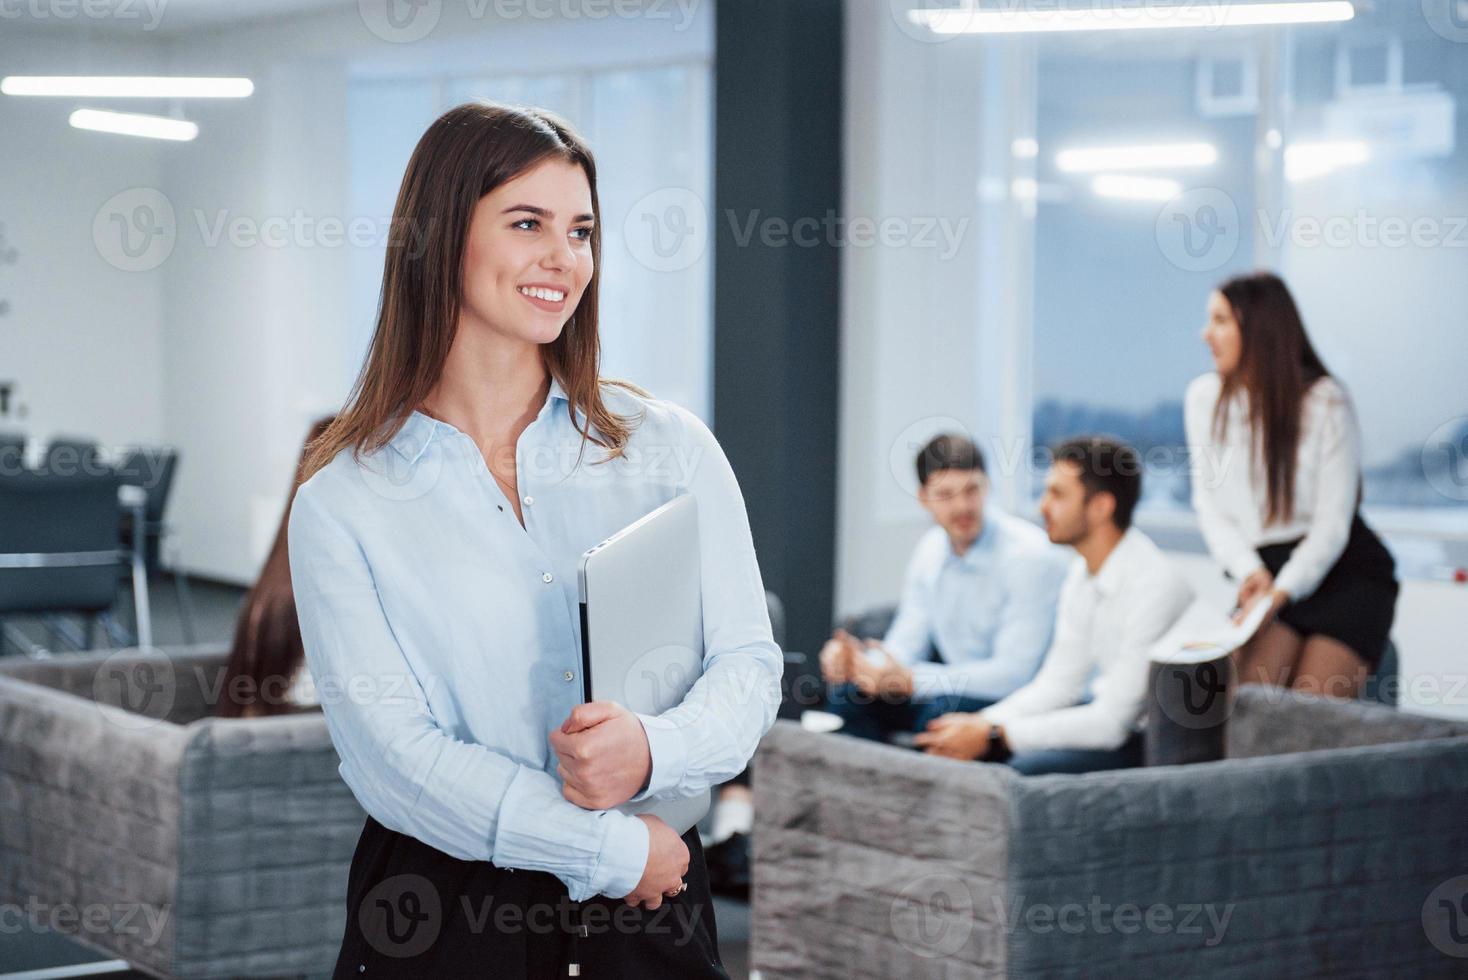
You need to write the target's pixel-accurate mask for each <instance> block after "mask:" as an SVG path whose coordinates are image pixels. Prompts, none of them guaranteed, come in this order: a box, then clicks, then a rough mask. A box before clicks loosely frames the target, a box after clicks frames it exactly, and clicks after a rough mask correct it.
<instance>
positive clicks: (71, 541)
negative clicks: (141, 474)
mask: <svg viewBox="0 0 1468 980" xmlns="http://www.w3.org/2000/svg"><path fill="white" fill-rule="evenodd" d="M118 484H119V480H118V478H117V477H116V476H114V475H112V474H101V475H95V476H87V475H70V476H57V475H53V474H49V473H33V472H23V473H0V513H3V514H4V515H5V519H4V520H3V521H0V617H3V616H4V615H5V614H7V613H23V614H47V613H72V614H80V615H82V616H84V617H86V618H87V629H86V636H85V638H82V639H79V638H78V637H77V636H76V635H74V634H71V633H68V632H67V631H66V630H64V629H63V628H62V627H61V626H59V624H58V623H57V622H56V621H54V617H48V618H47V623H46V624H47V627H48V629H49V630H50V631H51V633H52V635H53V636H55V637H57V638H58V639H60V640H62V641H63V642H66V643H69V644H71V645H73V646H77V647H81V646H83V645H85V646H87V647H90V646H91V645H92V643H91V640H92V637H93V635H94V630H95V626H96V624H97V622H98V620H99V619H102V620H104V623H105V618H106V617H108V616H110V612H109V611H110V610H111V608H112V605H113V603H114V602H115V601H116V599H117V592H118V578H117V571H118V569H119V568H120V567H125V565H126V560H127V557H128V556H127V553H126V552H124V551H123V550H122V549H120V548H118V546H117V487H118ZM6 640H9V641H10V642H11V643H12V644H14V645H16V646H18V647H20V648H21V649H22V650H23V651H24V652H26V653H28V654H30V655H32V656H45V655H46V651H45V650H44V649H43V648H40V647H38V646H37V645H36V644H35V643H33V642H32V641H31V640H30V639H29V638H27V637H26V636H25V635H24V634H23V633H21V632H20V631H19V630H16V629H14V628H13V627H11V626H10V625H9V624H4V623H0V650H3V647H4V644H5V641H6Z"/></svg>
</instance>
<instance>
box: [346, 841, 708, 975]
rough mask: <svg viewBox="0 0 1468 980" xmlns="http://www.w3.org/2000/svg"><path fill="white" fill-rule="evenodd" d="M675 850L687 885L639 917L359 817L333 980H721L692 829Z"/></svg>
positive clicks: (538, 874) (554, 882)
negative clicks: (682, 847)
mask: <svg viewBox="0 0 1468 980" xmlns="http://www.w3.org/2000/svg"><path fill="white" fill-rule="evenodd" d="M683 842H684V843H685V844H687V845H688V855H689V862H688V874H687V875H686V876H685V880H686V881H687V882H688V887H687V889H685V890H684V891H683V893H682V894H681V895H679V896H678V897H676V898H668V897H666V896H665V897H664V898H663V903H662V906H661V907H659V908H658V909H657V910H656V911H652V912H649V911H647V910H646V909H641V908H637V909H634V908H632V907H630V906H629V905H627V904H626V903H625V902H623V901H622V900H621V899H619V898H617V899H612V898H607V897H605V896H600V895H598V896H596V897H594V898H590V899H587V900H586V901H584V902H573V901H571V899H570V897H569V895H568V894H567V892H566V886H565V884H564V883H563V882H562V881H561V880H560V879H559V878H557V877H556V876H555V875H553V874H550V873H548V872H545V871H526V870H523V869H521V870H512V869H508V868H500V867H497V866H496V865H494V864H491V863H490V862H488V861H461V860H459V859H458V858H453V857H450V856H449V855H447V854H445V853H443V852H442V851H440V850H437V849H436V848H433V847H430V846H428V845H427V844H424V843H423V842H422V841H419V840H417V839H416V838H413V837H409V836H408V835H406V834H400V833H398V832H397V831H393V830H388V829H387V828H386V827H384V826H382V824H380V823H378V822H377V821H376V820H373V819H372V818H371V817H368V818H367V823H366V825H365V826H364V827H363V828H362V836H361V838H360V839H359V840H358V842H357V850H356V853H355V854H354V855H353V857H352V870H351V874H350V877H349V881H348V885H347V927H346V934H345V936H344V937H343V939H342V948H341V953H340V955H339V956H338V958H337V962H336V970H335V972H334V973H333V974H332V976H333V980H373V978H378V980H381V978H383V977H402V978H410V980H421V978H425V977H432V978H434V980H440V978H441V980H457V978H460V977H462V978H475V980H483V978H490V977H493V978H496V980H498V978H505V980H514V978H526V980H541V978H545V980H550V978H554V977H566V976H582V977H588V978H598V980H599V978H612V977H616V978H623V977H625V978H629V980H631V978H644V977H646V978H661V977H667V978H669V980H674V978H680V980H681V978H685V977H688V978H700V977H707V978H722V980H728V974H727V973H725V971H724V967H723V964H722V961H721V960H720V958H719V941H718V932H717V929H716V927H715V924H714V909H713V902H712V899H711V898H710V896H709V888H708V873H707V870H706V869H705V867H704V860H703V848H702V847H701V845H700V843H699V839H698V828H696V827H695V828H693V829H691V830H689V831H688V833H686V834H684V835H683ZM572 964H576V965H577V967H579V969H578V968H573V966H572Z"/></svg>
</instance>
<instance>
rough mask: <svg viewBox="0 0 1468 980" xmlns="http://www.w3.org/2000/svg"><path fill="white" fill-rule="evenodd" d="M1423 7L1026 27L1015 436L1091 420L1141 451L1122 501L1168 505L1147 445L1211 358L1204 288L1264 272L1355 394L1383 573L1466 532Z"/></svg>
mask: <svg viewBox="0 0 1468 980" xmlns="http://www.w3.org/2000/svg"><path fill="white" fill-rule="evenodd" d="M1436 10H1437V5H1435V4H1433V3H1428V4H1426V5H1424V4H1419V3H1407V4H1378V5H1374V6H1373V7H1368V6H1367V5H1358V6H1357V16H1356V18H1355V19H1354V20H1352V21H1350V22H1348V23H1345V24H1340V25H1331V26H1303V27H1295V28H1277V29H1273V30H1270V31H1266V32H1258V33H1254V32H1245V33H1243V34H1240V33H1237V32H1229V31H1205V30H1200V31H1196V32H1193V31H1158V32H1142V33H1138V34H1129V35H1124V34H1106V35H1073V36H1055V37H1046V38H1042V39H1039V40H1036V41H1033V42H1032V43H1033V44H1034V47H1033V51H1034V63H1035V79H1036V81H1035V91H1034V97H1035V102H1034V105H1035V112H1034V127H1033V132H1016V133H1015V134H1014V136H1015V138H1014V141H1013V145H1012V152H1013V154H1014V155H1015V156H1016V158H1017V159H1019V160H1021V161H1026V160H1027V161H1029V163H1028V164H1024V163H1021V164H1020V167H1021V170H1020V172H1021V173H1023V172H1024V171H1023V167H1024V166H1029V167H1032V175H1033V176H1032V177H1031V178H1029V179H1027V180H1016V181H1015V182H1014V184H1013V188H1014V189H1013V190H1012V191H1011V193H1013V194H1015V195H1021V196H1023V197H1026V198H1028V199H1030V200H1032V201H1033V206H1032V207H1030V208H1029V210H1028V213H1029V214H1031V215H1032V216H1033V221H1034V235H1033V241H1034V248H1033V256H1032V262H1033V282H1034V291H1033V303H1032V308H1031V309H1032V317H1033V322H1032V328H1033V401H1032V410H1033V438H1034V444H1035V445H1036V446H1044V445H1046V444H1048V443H1050V442H1052V441H1053V440H1054V439H1056V438H1058V437H1059V436H1061V435H1063V434H1068V433H1074V432H1077V431H1085V430H1090V431H1097V430H1101V431H1109V432H1113V433H1116V434H1119V435H1121V436H1124V437H1126V438H1128V439H1130V440H1132V441H1133V442H1135V443H1136V444H1138V445H1139V447H1141V448H1143V449H1152V450H1155V451H1154V453H1153V456H1152V458H1153V460H1155V461H1157V462H1156V464H1155V465H1153V466H1152V467H1150V468H1149V471H1148V492H1147V495H1146V499H1145V501H1144V511H1145V513H1146V514H1147V515H1149V517H1150V519H1151V520H1153V521H1154V522H1160V523H1163V524H1166V523H1170V522H1173V521H1174V519H1172V518H1170V517H1169V515H1170V514H1177V515H1179V516H1180V517H1181V516H1182V515H1185V513H1186V508H1187V501H1188V488H1189V485H1188V475H1187V465H1186V463H1185V460H1184V457H1183V456H1182V455H1181V454H1180V453H1172V452H1170V450H1172V449H1180V448H1181V446H1182V443H1183V428H1182V405H1181V402H1182V395H1183V391H1184V389H1185V387H1186V385H1187V383H1188V381H1189V379H1191V378H1192V377H1194V376H1196V375H1198V374H1200V373H1202V372H1204V371H1206V370H1209V369H1210V367H1211V362H1210V360H1209V358H1208V355H1207V350H1206V348H1205V347H1204V345H1203V344H1202V342H1201V340H1200V338H1199V331H1200V330H1201V328H1202V325H1203V321H1204V307H1205V303H1206V300H1207V296H1208V293H1209V291H1210V290H1211V289H1212V287H1213V286H1214V285H1216V284H1217V283H1218V282H1220V281H1221V280H1223V279H1224V278H1227V277H1228V276H1229V275H1232V274H1234V273H1237V272H1241V271H1245V270H1249V269H1252V268H1255V267H1261V266H1263V267H1269V268H1273V269H1276V270H1277V271H1279V272H1280V273H1281V274H1282V275H1283V276H1284V278H1285V279H1286V281H1287V282H1288V283H1289V284H1290V286H1291V288H1292V290H1293V291H1294V293H1295V296H1296V299H1297V300H1298V301H1299V304H1300V306H1301V310H1302V313H1303V315H1304V317H1305V322H1306V326H1307V329H1308V330H1309V331H1310V334H1311V336H1312V338H1313V340H1314V341H1315V343H1316V346H1317V348H1318V349H1319V350H1320V352H1321V355H1322V357H1323V358H1324V360H1325V362H1326V364H1327V366H1328V367H1329V368H1330V369H1331V370H1332V372H1333V373H1335V374H1336V375H1337V376H1339V377H1340V378H1341V379H1342V380H1343V381H1344V383H1345V384H1346V386H1347V387H1348V389H1349V390H1350V392H1351V394H1352V396H1353V398H1354V400H1355V403H1356V407H1357V411H1358V414H1359V416H1360V420H1361V426H1362V431H1363V437H1364V449H1365V462H1366V472H1365V501H1366V509H1367V513H1368V516H1369V517H1370V518H1371V519H1373V520H1374V521H1375V522H1376V523H1377V525H1378V526H1380V527H1382V528H1383V529H1384V530H1385V531H1387V533H1388V535H1389V536H1391V537H1393V538H1394V539H1395V544H1394V547H1395V548H1396V550H1397V551H1398V557H1399V559H1402V558H1403V557H1404V556H1405V557H1406V559H1407V564H1408V565H1409V566H1411V567H1409V568H1408V569H1406V570H1407V571H1408V572H1409V573H1410V572H1412V571H1416V572H1422V571H1424V570H1425V569H1426V567H1427V566H1432V565H1433V564H1434V563H1435V562H1438V561H1440V560H1445V559H1443V554H1444V552H1443V551H1442V550H1441V549H1436V548H1434V547H1433V546H1432V544H1431V542H1451V541H1454V540H1458V541H1461V540H1463V539H1465V538H1468V462H1465V461H1468V385H1465V383H1464V368H1465V366H1468V330H1465V329H1464V314H1463V310H1464V309H1465V304H1468V147H1465V146H1464V145H1463V143H1464V140H1463V139H1462V138H1461V136H1462V134H1463V133H1464V112H1465V110H1464V105H1463V103H1464V100H1465V99H1468V54H1465V52H1468V47H1465V46H1464V42H1465V41H1468V27H1464V26H1463V25H1460V24H1457V23H1456V22H1455V21H1452V20H1450V19H1448V18H1447V17H1446V15H1444V16H1442V17H1439V16H1437V15H1436V13H1435V12H1436ZM1424 11H1426V13H1424ZM1118 148H1120V149H1118ZM1128 148H1130V149H1128ZM1423 541H1427V542H1428V544H1426V545H1424V544H1423V543H1422V542H1423Z"/></svg>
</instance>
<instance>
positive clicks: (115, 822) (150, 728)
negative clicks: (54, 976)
mask: <svg viewBox="0 0 1468 980" xmlns="http://www.w3.org/2000/svg"><path fill="white" fill-rule="evenodd" d="M187 744H188V735H187V733H186V731H185V730H184V729H182V728H180V727H179V726H176V725H171V724H168V723H167V722H157V721H153V720H152V719H148V718H146V717H141V716H138V715H134V714H130V713H129V712H126V711H123V710H122V709H121V708H117V707H113V706H112V705H107V704H96V703H95V702H92V701H90V700H82V699H80V698H77V697H74V696H72V695H69V694H65V693H63V692H61V691H57V690H53V689H51V688H49V687H44V686H42V685H39V684H32V683H29V682H26V681H21V680H18V679H16V678H14V677H0V900H4V901H9V902H19V903H22V904H24V903H25V902H26V901H27V900H28V899H34V900H37V901H40V902H42V903H44V904H46V905H48V906H50V907H56V906H58V905H65V906H70V907H73V908H76V909H81V910H89V912H91V911H94V910H105V913H106V914H105V916H104V918H105V919H106V921H105V922H104V923H102V924H101V925H100V928H99V927H98V925H99V924H98V923H97V922H95V921H89V922H86V923H81V924H80V925H84V926H85V927H86V928H85V929H83V930H82V931H80V932H78V934H77V936H76V938H78V939H80V940H82V941H84V942H86V943H88V944H89V945H92V946H95V947H97V948H99V949H103V950H106V951H107V952H109V953H111V954H113V955H117V956H122V957H124V958H126V959H127V960H129V961H131V962H133V963H137V964H140V965H146V966H149V967H151V968H153V969H158V970H161V969H164V968H166V965H167V963H168V949H169V948H170V946H171V944H172V934H173V927H174V911H175V909H174V884H175V881H174V869H175V867H176V864H177V845H178V832H177V831H178V822H179V785H178V772H179V766H180V762H181V760H182V758H183V755H184V753H185V751H186V750H187Z"/></svg>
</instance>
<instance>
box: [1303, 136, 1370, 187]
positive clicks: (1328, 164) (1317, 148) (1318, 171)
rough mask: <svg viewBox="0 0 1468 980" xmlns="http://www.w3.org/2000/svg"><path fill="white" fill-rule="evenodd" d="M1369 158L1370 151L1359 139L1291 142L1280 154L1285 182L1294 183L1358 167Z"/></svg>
mask: <svg viewBox="0 0 1468 980" xmlns="http://www.w3.org/2000/svg"><path fill="white" fill-rule="evenodd" d="M1370 158H1371V148H1370V147H1369V146H1367V145H1366V144H1365V143H1363V142H1361V141H1360V140H1341V141H1339V142H1333V143H1291V144H1290V145H1289V146H1287V147H1285V152H1284V165H1285V180H1288V181H1289V182H1290V183H1293V184H1298V183H1300V182H1301V181H1305V180H1310V179H1312V178H1315V177H1323V176H1325V175H1326V174H1328V173H1331V172H1333V171H1336V170H1339V169H1341V168H1342V167H1354V166H1359V165H1360V164H1363V163H1365V162H1366V161H1367V160H1369V159H1370Z"/></svg>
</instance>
